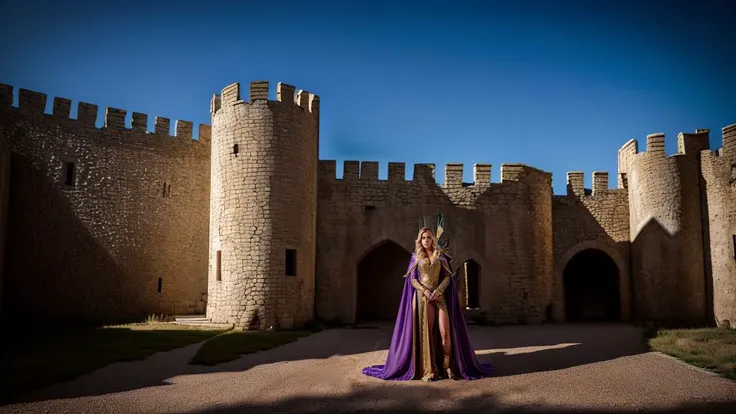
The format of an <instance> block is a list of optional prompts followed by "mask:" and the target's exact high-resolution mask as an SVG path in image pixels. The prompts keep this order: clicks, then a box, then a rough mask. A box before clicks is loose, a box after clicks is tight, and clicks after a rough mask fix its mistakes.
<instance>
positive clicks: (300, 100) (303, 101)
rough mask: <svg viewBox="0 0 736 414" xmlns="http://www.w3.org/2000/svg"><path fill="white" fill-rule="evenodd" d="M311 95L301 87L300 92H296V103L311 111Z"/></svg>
mask: <svg viewBox="0 0 736 414" xmlns="http://www.w3.org/2000/svg"><path fill="white" fill-rule="evenodd" d="M309 95H310V93H309V92H307V91H305V90H303V89H300V90H299V92H297V94H296V104H297V106H299V107H300V108H302V109H304V110H306V111H309Z"/></svg>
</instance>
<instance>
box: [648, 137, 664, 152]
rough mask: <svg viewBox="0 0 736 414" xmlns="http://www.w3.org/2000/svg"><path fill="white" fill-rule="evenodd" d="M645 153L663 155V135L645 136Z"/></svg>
mask: <svg viewBox="0 0 736 414" xmlns="http://www.w3.org/2000/svg"><path fill="white" fill-rule="evenodd" d="M647 153H649V154H662V155H664V153H665V152H664V133H662V132H657V133H654V134H649V135H647Z"/></svg>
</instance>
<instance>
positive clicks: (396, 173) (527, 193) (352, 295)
mask: <svg viewBox="0 0 736 414" xmlns="http://www.w3.org/2000/svg"><path fill="white" fill-rule="evenodd" d="M335 164H336V163H335V162H334V161H329V160H322V161H320V174H319V201H318V234H317V291H316V295H317V299H316V307H317V314H318V315H319V316H320V317H323V318H325V319H339V320H341V321H343V322H352V321H353V320H354V316H355V312H354V310H355V308H356V300H357V297H358V294H357V293H358V292H356V289H357V281H356V279H357V274H356V268H357V266H358V264H359V263H360V261H361V259H362V258H363V257H365V256H366V255H367V253H368V252H370V251H371V250H372V249H373V248H374V247H376V246H378V245H380V244H382V243H384V242H385V241H386V240H389V241H392V242H394V243H396V244H398V245H400V246H402V247H404V248H405V249H406V251H407V252H412V251H413V250H414V241H415V239H416V236H417V231H418V230H419V223H418V221H419V219H420V218H421V217H423V216H432V217H433V218H434V220H436V217H437V214H438V213H439V212H442V213H443V214H444V216H445V219H446V230H445V232H446V233H445V234H446V235H447V237H449V239H450V241H451V247H450V250H451V254H452V255H453V257H454V259H453V267H455V268H457V267H459V266H461V265H462V263H463V262H464V261H466V260H470V259H473V260H475V261H476V262H477V263H478V264H479V265H480V267H481V270H480V272H481V276H480V287H479V290H480V292H481V293H480V295H481V298H480V300H481V308H482V309H484V310H485V311H487V312H488V315H489V318H490V319H492V320H493V321H494V322H497V323H517V322H522V323H527V322H528V323H534V322H541V321H542V320H543V319H544V312H545V308H546V306H548V305H549V302H550V301H551V298H552V266H553V265H552V209H551V198H552V197H551V176H550V174H549V173H546V172H543V171H540V170H537V169H535V168H532V167H528V166H524V165H518V164H513V165H512V164H505V165H503V166H502V178H501V182H500V183H491V176H490V169H491V166H490V165H488V164H476V165H475V166H474V177H475V182H474V183H472V184H464V183H462V182H461V177H462V165H460V164H448V165H447V166H446V168H445V182H444V184H442V185H440V184H437V182H436V180H435V172H434V170H435V169H434V165H433V164H416V165H414V171H413V178H412V179H411V180H406V179H405V165H404V164H403V163H390V164H389V165H388V177H387V179H386V180H379V179H378V165H377V163H375V162H362V163H360V162H357V161H346V162H345V164H344V168H343V177H342V178H341V179H337V178H336V173H335V170H336V165H335ZM433 225H434V223H433ZM407 264H408V263H407ZM395 277H399V278H400V277H401V275H396V276H395ZM386 294H387V295H391V294H400V292H395V293H394V292H386Z"/></svg>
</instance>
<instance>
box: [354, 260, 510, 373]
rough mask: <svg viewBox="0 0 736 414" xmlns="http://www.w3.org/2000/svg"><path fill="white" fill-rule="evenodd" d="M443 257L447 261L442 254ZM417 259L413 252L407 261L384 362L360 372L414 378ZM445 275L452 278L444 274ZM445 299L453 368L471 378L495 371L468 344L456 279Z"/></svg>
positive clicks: (436, 335)
mask: <svg viewBox="0 0 736 414" xmlns="http://www.w3.org/2000/svg"><path fill="white" fill-rule="evenodd" d="M442 259H443V260H447V259H446V256H444V254H443V255H442ZM416 261H417V259H416V255H415V254H414V253H412V256H411V260H410V261H409V268H408V272H409V274H408V276H407V277H406V281H405V282H404V289H403V292H402V295H401V303H400V304H399V311H398V315H397V316H396V325H395V326H394V332H393V337H392V339H391V346H390V347H389V350H388V356H387V357H386V363H385V364H384V365H374V366H370V367H366V368H363V374H365V375H368V376H371V377H376V378H380V379H384V380H411V379H414V377H415V375H414V374H415V363H416V361H417V356H416V350H415V349H413V343H414V341H413V335H414V329H415V326H416V324H417V323H419V322H418V321H419V318H418V317H417V315H416V314H415V311H414V309H418V308H419V307H418V306H414V305H415V304H414V301H416V300H418V299H419V298H418V297H417V295H415V293H418V292H417V291H416V290H415V289H414V286H412V283H411V281H412V279H415V280H421V276H420V272H419V268H418V267H417V266H415V263H416ZM446 273H447V272H446V271H445V277H451V276H450V275H447V274H446ZM444 296H445V302H446V304H447V313H448V317H449V320H450V338H451V341H452V348H451V353H452V359H453V361H452V364H453V366H454V369H453V370H454V371H457V373H458V374H460V375H461V376H462V377H463V378H465V379H468V380H472V379H479V378H483V377H487V376H490V375H492V374H493V373H494V371H495V370H494V368H493V366H492V365H490V364H484V363H481V362H479V361H478V358H477V356H476V355H475V350H474V349H473V345H472V344H471V343H470V336H469V335H468V330H467V326H466V325H465V318H464V316H463V311H462V308H461V306H460V303H459V302H460V300H459V297H458V293H457V280H456V278H455V277H451V281H450V283H449V285H448V286H447V288H446V289H445V292H444ZM438 325H439V324H438V320H437V319H435V323H434V328H435V329H433V332H432V337H433V340H434V344H436V345H435V349H437V350H439V352H438V353H439V354H441V353H442V351H441V349H442V345H441V339H440V338H439V329H438Z"/></svg>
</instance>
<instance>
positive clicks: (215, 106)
mask: <svg viewBox="0 0 736 414" xmlns="http://www.w3.org/2000/svg"><path fill="white" fill-rule="evenodd" d="M221 104H222V100H221V99H220V95H218V94H213V95H212V99H211V100H210V114H214V113H215V112H217V111H219V110H220V106H221Z"/></svg>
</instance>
